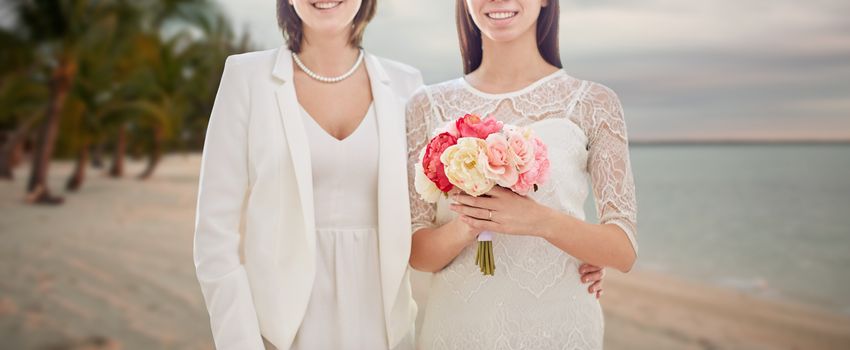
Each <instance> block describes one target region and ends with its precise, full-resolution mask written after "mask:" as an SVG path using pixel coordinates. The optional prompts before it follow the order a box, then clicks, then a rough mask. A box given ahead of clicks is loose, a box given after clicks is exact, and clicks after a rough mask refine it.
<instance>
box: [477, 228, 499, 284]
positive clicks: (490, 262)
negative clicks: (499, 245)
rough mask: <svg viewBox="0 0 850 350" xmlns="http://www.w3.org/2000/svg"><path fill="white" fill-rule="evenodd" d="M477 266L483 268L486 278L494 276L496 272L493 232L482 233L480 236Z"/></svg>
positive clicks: (482, 271)
mask: <svg viewBox="0 0 850 350" xmlns="http://www.w3.org/2000/svg"><path fill="white" fill-rule="evenodd" d="M475 265H478V267H479V268H481V273H482V274H483V275H484V276H493V273H494V272H495V271H496V263H495V258H494V257H493V234H492V233H491V232H482V233H481V234H480V235H479V236H478V252H477V253H476V255H475Z"/></svg>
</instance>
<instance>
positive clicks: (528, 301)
mask: <svg viewBox="0 0 850 350" xmlns="http://www.w3.org/2000/svg"><path fill="white" fill-rule="evenodd" d="M466 113H474V114H478V115H480V116H487V115H492V116H493V117H495V118H496V119H498V120H501V121H503V122H505V123H510V124H515V125H520V126H531V127H532V128H533V130H534V131H535V133H536V134H537V135H538V136H540V137H541V139H542V140H543V141H544V142H545V143H546V145H547V146H548V149H549V157H550V162H551V177H550V180H549V182H548V183H545V184H544V185H543V186H541V187H540V190H539V191H538V192H535V193H532V194H530V196H531V197H533V198H534V199H535V200H536V201H538V202H539V203H541V204H544V205H546V206H549V207H551V208H555V209H557V210H559V211H561V212H563V213H567V214H569V215H572V216H574V217H576V218H579V219H582V220H583V219H584V218H585V213H584V209H583V206H584V203H585V200H586V198H587V196H588V194H589V192H590V189H591V188H592V190H593V193H594V197H595V199H596V208H597V212H598V213H599V214H600V222H601V223H605V224H615V225H618V226H619V227H621V228H622V229H623V231H625V233H626V235H627V236H628V238H629V240H630V241H631V243H632V245H633V247H634V248H635V249H637V246H636V243H635V235H636V202H635V191H634V182H633V178H632V173H631V169H630V165H629V153H628V142H627V137H626V127H625V122H624V120H623V113H622V107H621V105H620V102H619V100H618V98H617V96H616V95H615V94H614V92H613V91H611V90H610V89H608V88H606V87H604V86H602V85H600V84H596V83H592V82H588V81H582V80H578V79H575V78H573V77H571V76H569V75H567V74H566V73H565V72H564V71H562V70H559V71H557V72H555V73H553V74H551V75H548V76H546V77H544V78H542V79H540V80H538V81H537V82H535V83H533V84H531V85H530V86H528V87H526V88H524V89H522V90H519V91H515V92H511V93H506V94H488V93H484V92H482V91H479V90H477V89H475V88H474V87H473V86H471V85H470V84H469V83H467V82H466V80H465V79H463V78H461V79H456V80H452V81H448V82H444V83H441V84H437V85H432V86H428V87H425V88H423V89H422V90H420V91H419V92H418V93H417V94H416V95H415V96H414V97H413V98H412V99H411V101H410V102H409V104H408V109H407V135H408V143H409V159H408V161H409V163H410V164H409V180H410V181H411V185H410V188H411V193H410V195H411V211H412V214H411V215H412V216H413V230H414V231H415V230H418V229H420V228H423V227H432V226H437V225H441V224H443V223H446V222H448V221H450V220H451V219H452V218H453V217H454V213H453V212H451V211H450V210H449V208H448V202H447V201H446V200H445V199H442V198H441V200H440V202H438V203H437V204H428V203H426V202H424V201H422V200H421V199H420V198H419V196H418V195H417V194H416V192H415V190H413V188H414V186H413V182H412V181H413V167H412V164H414V163H415V162H417V161H418V156H419V151H420V150H421V149H422V148H423V147H424V146H425V144H426V143H427V141H428V139H429V138H430V136H432V133H433V132H434V130H435V129H436V128H439V127H442V126H443V125H444V124H445V123H446V122H448V121H450V120H455V119H456V118H458V117H460V116H463V115H464V114H466ZM475 251H476V244H472V245H470V246H469V247H466V248H465V249H464V250H463V251H462V252H461V253H460V255H459V256H458V257H457V258H456V259H454V260H453V261H452V262H451V263H450V264H449V265H448V266H447V267H446V268H445V269H444V270H442V271H440V272H438V273H436V274H434V276H433V278H432V280H431V288H430V291H429V296H428V303H427V305H426V306H425V310H424V312H425V315H424V321H423V324H422V329H421V331H420V332H419V336H420V338H419V340H418V344H419V348H420V349H469V350H471V349H601V348H602V338H603V330H604V321H603V316H602V310H601V308H600V306H599V302H598V301H597V300H596V298H595V297H594V296H593V295H591V294H589V293H587V285H585V284H582V283H581V282H580V280H579V277H580V276H579V273H578V267H579V265H580V264H581V261H578V260H577V259H576V258H574V257H572V256H570V255H569V254H567V253H565V252H564V251H562V250H560V249H558V248H557V247H555V246H553V245H552V244H550V243H548V242H547V241H546V240H544V239H541V238H537V237H528V236H514V235H505V234H496V235H495V237H494V240H493V252H494V255H495V258H496V260H495V262H496V271H495V276H490V277H487V276H482V275H481V271H480V270H479V269H478V267H477V266H475V261H474V260H475Z"/></svg>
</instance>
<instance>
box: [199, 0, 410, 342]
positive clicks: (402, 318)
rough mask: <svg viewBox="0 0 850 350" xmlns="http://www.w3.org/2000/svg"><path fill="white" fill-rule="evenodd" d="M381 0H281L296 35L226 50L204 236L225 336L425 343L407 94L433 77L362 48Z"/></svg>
mask: <svg viewBox="0 0 850 350" xmlns="http://www.w3.org/2000/svg"><path fill="white" fill-rule="evenodd" d="M361 3H362V4H361ZM374 13H375V1H374V0H362V1H361V0H344V1H336V2H324V1H323V2H316V1H315V0H292V1H289V2H287V1H285V0H284V1H278V17H279V22H280V25H281V27H282V29H283V30H284V33H285V35H286V38H287V42H288V45H287V46H288V47H286V48H280V49H276V50H269V51H262V52H254V53H248V54H242V55H236V56H231V57H229V58H228V59H227V62H226V64H225V68H224V73H223V75H222V79H221V85H220V87H219V91H218V95H217V96H216V100H215V105H214V107H213V111H212V115H211V117H210V122H209V127H208V130H207V136H206V141H205V145H204V152H203V161H202V165H201V179H200V185H199V193H198V207H197V217H196V224H195V247H194V257H195V266H196V269H197V277H198V280H199V281H200V284H201V289H202V292H203V295H204V299H205V301H206V304H207V309H208V311H209V314H210V323H211V327H212V333H213V337H214V340H215V344H216V347H217V348H218V349H228V350H229V349H238V350H244V349H264V348H265V346H273V347H275V348H277V349H290V348H292V349H360V348H363V349H369V350H371V349H412V348H413V324H414V319H415V315H416V304H415V303H414V301H413V299H412V296H411V290H410V283H409V279H408V265H407V261H408V257H409V254H410V214H409V207H408V197H407V174H406V165H405V164H406V153H407V151H406V147H407V146H406V142H405V136H404V135H405V126H404V106H405V102H406V100H407V98H408V97H409V96H410V95H411V94H412V93H413V91H414V90H415V89H416V88H418V87H419V86H420V85H422V77H421V74H420V73H419V71H417V70H416V69H413V68H411V67H409V66H406V65H403V64H400V63H396V62H392V61H390V60H386V59H383V58H379V57H376V56H374V55H371V54H368V53H363V51H362V49H360V48H359V44H360V39H361V37H362V33H363V29H364V27H365V25H366V23H367V22H368V21H369V20H370V19H371V17H372V16H373V15H374ZM361 55H362V57H361ZM299 65H303V66H301V67H299ZM240 231H241V232H243V233H244V241H243V242H240ZM240 243H241V244H243V245H244V247H243V251H242V252H243V253H244V257H243V258H244V260H241V259H240ZM263 338H265V339H263ZM264 343H265V345H264Z"/></svg>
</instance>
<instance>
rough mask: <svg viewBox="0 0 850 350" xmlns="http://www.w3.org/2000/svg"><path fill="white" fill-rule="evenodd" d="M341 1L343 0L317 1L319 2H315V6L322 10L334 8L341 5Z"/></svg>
mask: <svg viewBox="0 0 850 350" xmlns="http://www.w3.org/2000/svg"><path fill="white" fill-rule="evenodd" d="M340 3H341V2H339V1H334V2H317V3H313V6H315V7H316V8H317V9H320V10H327V9H332V8H334V7H337V6H339V4H340Z"/></svg>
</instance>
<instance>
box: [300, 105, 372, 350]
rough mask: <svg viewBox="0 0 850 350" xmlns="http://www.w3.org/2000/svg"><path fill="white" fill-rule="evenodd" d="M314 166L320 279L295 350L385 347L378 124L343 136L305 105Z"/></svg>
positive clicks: (368, 117)
mask: <svg viewBox="0 0 850 350" xmlns="http://www.w3.org/2000/svg"><path fill="white" fill-rule="evenodd" d="M301 111H302V114H303V116H304V123H305V129H306V131H307V138H308V140H309V143H310V156H311V161H312V162H311V164H312V166H313V198H314V202H313V204H314V207H315V212H316V213H317V215H316V252H317V255H316V277H315V282H314V284H313V291H312V294H311V295H310V303H309V304H308V306H307V312H306V313H305V315H304V320H303V321H302V322H301V328H300V329H299V330H298V334H297V335H296V336H295V341H294V343H293V345H292V349H298V350H311V349H352V350H356V349H362V350H373V349H374V350H380V349H386V348H387V335H386V325H385V323H384V306H383V301H382V299H381V272H380V259H379V256H378V232H377V231H376V229H377V226H378V124H377V122H376V121H375V115H374V110H373V108H372V107H371V106H370V107H369V111H368V112H367V113H366V115H365V117H364V118H363V120H362V121H361V122H360V125H359V126H358V127H357V128H356V129H355V130H354V132H353V133H352V134H351V135H349V136H347V137H346V138H344V139H343V140H337V139H336V138H334V137H333V136H331V135H330V134H328V133H327V132H326V131H325V130H324V129H322V127H321V126H320V125H319V124H318V123H316V121H315V120H314V119H313V118H312V117H311V116H310V115H309V114H308V112H307V111H305V110H304V109H303V108H302V110H301Z"/></svg>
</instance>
